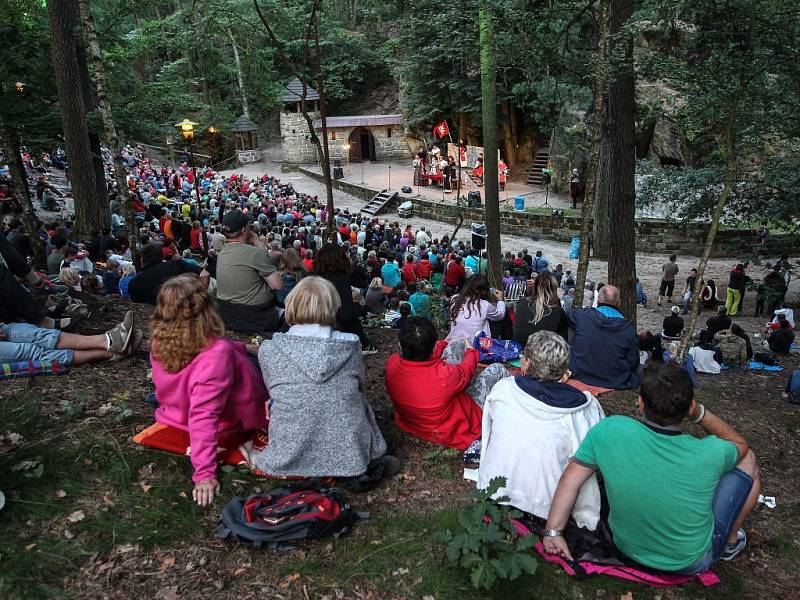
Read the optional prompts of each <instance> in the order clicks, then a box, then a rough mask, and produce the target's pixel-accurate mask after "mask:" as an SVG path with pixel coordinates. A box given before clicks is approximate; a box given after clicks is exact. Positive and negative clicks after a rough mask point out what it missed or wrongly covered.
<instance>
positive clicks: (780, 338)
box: [767, 315, 794, 354]
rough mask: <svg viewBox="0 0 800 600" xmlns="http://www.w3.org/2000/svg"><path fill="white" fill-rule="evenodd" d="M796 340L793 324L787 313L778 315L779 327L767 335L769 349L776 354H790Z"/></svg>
mask: <svg viewBox="0 0 800 600" xmlns="http://www.w3.org/2000/svg"><path fill="white" fill-rule="evenodd" d="M793 341H794V331H792V324H791V323H789V320H788V319H787V318H786V316H785V315H779V316H778V328H777V329H773V330H771V331H770V333H769V336H768V337H767V344H768V345H769V349H770V350H772V351H773V352H775V353H776V354H789V350H790V349H791V347H792V342H793Z"/></svg>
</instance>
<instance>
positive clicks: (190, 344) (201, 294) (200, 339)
mask: <svg viewBox="0 0 800 600" xmlns="http://www.w3.org/2000/svg"><path fill="white" fill-rule="evenodd" d="M223 333H225V325H224V324H223V323H222V318H221V317H220V316H219V313H217V310H216V309H215V308H214V306H213V304H212V303H211V298H210V296H209V295H208V290H207V289H206V286H205V285H204V284H203V283H202V282H201V281H200V279H198V278H197V277H194V276H191V275H180V276H178V277H173V278H172V279H169V280H168V281H166V282H165V283H164V285H162V286H161V290H160V291H159V292H158V301H157V302H156V309H155V310H154V311H153V314H152V315H151V317H150V335H151V338H152V340H153V344H152V350H151V352H152V354H153V357H154V358H155V359H156V360H157V361H158V362H159V363H161V365H162V366H163V367H164V369H165V370H166V371H167V373H177V372H178V371H180V370H181V369H183V368H184V367H185V366H186V365H188V364H189V363H190V362H192V360H194V357H195V356H197V355H198V354H200V352H202V351H203V350H204V349H205V348H206V347H207V346H208V345H209V343H210V342H212V341H213V340H214V339H216V338H218V337H220V336H221V335H222V334H223Z"/></svg>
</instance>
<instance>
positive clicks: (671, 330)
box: [661, 306, 683, 338]
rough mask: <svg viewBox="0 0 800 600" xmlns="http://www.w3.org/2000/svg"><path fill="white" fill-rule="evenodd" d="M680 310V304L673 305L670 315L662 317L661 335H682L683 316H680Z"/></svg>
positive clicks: (673, 336) (676, 336)
mask: <svg viewBox="0 0 800 600" xmlns="http://www.w3.org/2000/svg"><path fill="white" fill-rule="evenodd" d="M680 312H681V307H680V306H673V307H672V308H671V309H670V315H669V316H668V317H664V322H663V323H662V330H661V331H662V333H661V335H662V336H663V337H667V338H679V337H681V335H683V317H681V315H680Z"/></svg>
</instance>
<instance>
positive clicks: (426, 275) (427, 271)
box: [417, 258, 433, 279]
mask: <svg viewBox="0 0 800 600" xmlns="http://www.w3.org/2000/svg"><path fill="white" fill-rule="evenodd" d="M431 273H433V265H432V264H431V261H429V260H428V259H427V258H423V259H422V260H421V261H419V264H418V265H417V276H418V277H419V278H420V279H430V278H431Z"/></svg>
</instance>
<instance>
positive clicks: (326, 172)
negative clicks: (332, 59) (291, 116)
mask: <svg viewBox="0 0 800 600" xmlns="http://www.w3.org/2000/svg"><path fill="white" fill-rule="evenodd" d="M314 9H315V15H314V16H313V17H312V18H314V46H315V50H316V52H315V54H316V61H315V62H316V64H315V67H316V71H317V92H318V93H319V118H320V120H321V121H322V178H323V180H324V181H325V197H326V199H327V202H326V205H325V206H326V209H327V211H328V223H327V228H328V239H329V240H330V241H331V242H334V241H336V230H335V228H334V226H333V210H334V206H333V183H331V154H330V150H329V148H328V121H327V116H328V115H327V111H326V107H325V89H324V88H325V80H324V78H323V76H322V64H321V60H320V51H319V13H318V12H316V5H315V6H314ZM309 128H310V129H314V126H313V124H312V123H309Z"/></svg>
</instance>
